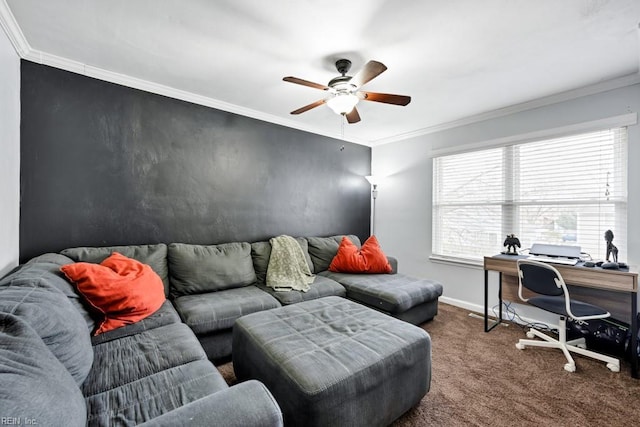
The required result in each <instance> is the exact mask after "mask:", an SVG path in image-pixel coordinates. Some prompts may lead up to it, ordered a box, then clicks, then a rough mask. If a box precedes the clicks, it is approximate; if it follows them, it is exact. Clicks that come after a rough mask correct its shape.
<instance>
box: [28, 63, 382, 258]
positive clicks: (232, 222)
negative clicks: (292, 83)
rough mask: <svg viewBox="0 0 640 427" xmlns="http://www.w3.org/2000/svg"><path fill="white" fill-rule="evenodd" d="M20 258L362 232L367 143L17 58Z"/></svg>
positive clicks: (365, 214) (366, 210) (367, 195)
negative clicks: (72, 250) (82, 249)
mask: <svg viewBox="0 0 640 427" xmlns="http://www.w3.org/2000/svg"><path fill="white" fill-rule="evenodd" d="M21 132H22V136H21V159H22V169H21V192H22V201H21V212H20V259H21V260H23V261H24V260H26V259H28V258H30V257H32V256H35V255H38V254H40V253H43V252H47V251H59V250H60V249H63V248H66V247H71V246H85V245H93V246H102V245H114V244H140V243H155V242H190V243H204V244H211V243H221V242H229V241H236V240H245V241H256V240H261V239H266V238H269V237H272V236H275V235H279V234H290V235H294V236H295V235H328V234H334V233H336V234H337V233H353V234H357V235H359V236H360V237H361V238H366V236H367V235H368V230H369V222H370V221H369V218H370V193H369V191H370V188H369V184H368V183H367V182H366V180H365V179H364V178H363V176H364V175H367V174H369V172H370V168H371V149H370V148H368V147H365V146H361V145H357V144H352V143H345V142H343V141H339V140H335V139H331V138H327V137H322V136H317V135H312V134H309V133H306V132H302V131H298V130H293V129H289V128H285V127H281V126H276V125H273V124H269V123H265V122H261V121H258V120H254V119H249V118H246V117H242V116H238V115H234V114H231V113H227V112H223V111H218V110H214V109H211V108H207V107H203V106H199V105H194V104H190V103H187V102H184V101H179V100H175V99H170V98H166V97H163V96H159V95H154V94H150V93H147V92H142V91H138V90H135V89H130V88H127V87H123V86H119V85H115V84H111V83H107V82H103V81H99V80H95V79H92V78H88V77H85V76H81V75H77V74H73V73H69V72H66V71H61V70H58V69H55V68H51V67H48V66H44V65H39V64H35V63H32V62H28V61H22V125H21Z"/></svg>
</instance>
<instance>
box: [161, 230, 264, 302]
mask: <svg viewBox="0 0 640 427" xmlns="http://www.w3.org/2000/svg"><path fill="white" fill-rule="evenodd" d="M168 259H169V272H170V275H171V296H173V297H174V298H176V297H179V296H182V295H193V294H200V293H204V292H215V291H221V290H224V289H231V288H239V287H243V286H247V285H250V284H252V283H255V281H256V273H255V271H254V269H253V262H252V260H251V245H250V244H249V243H246V242H235V243H223V244H220V245H209V246H205V245H190V244H186V243H171V244H170V245H169V251H168Z"/></svg>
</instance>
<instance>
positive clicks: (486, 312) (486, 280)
mask: <svg viewBox="0 0 640 427" xmlns="http://www.w3.org/2000/svg"><path fill="white" fill-rule="evenodd" d="M498 299H499V302H500V317H499V318H498V320H497V321H495V322H493V324H492V325H491V326H489V270H485V271H484V331H485V332H489V331H490V330H492V329H493V328H495V327H496V326H498V325H499V324H500V323H501V322H502V272H498Z"/></svg>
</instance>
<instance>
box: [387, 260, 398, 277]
mask: <svg viewBox="0 0 640 427" xmlns="http://www.w3.org/2000/svg"><path fill="white" fill-rule="evenodd" d="M387 261H389V264H391V274H396V273H397V272H398V259H397V258H394V257H392V256H387Z"/></svg>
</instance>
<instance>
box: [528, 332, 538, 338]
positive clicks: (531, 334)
mask: <svg viewBox="0 0 640 427" xmlns="http://www.w3.org/2000/svg"><path fill="white" fill-rule="evenodd" d="M535 337H536V334H534V333H533V332H531V331H529V332H527V338H535Z"/></svg>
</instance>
